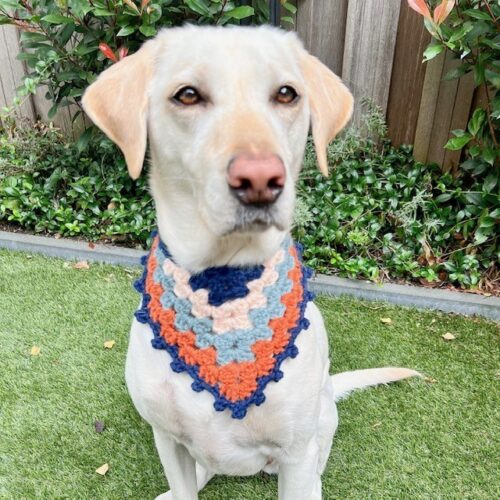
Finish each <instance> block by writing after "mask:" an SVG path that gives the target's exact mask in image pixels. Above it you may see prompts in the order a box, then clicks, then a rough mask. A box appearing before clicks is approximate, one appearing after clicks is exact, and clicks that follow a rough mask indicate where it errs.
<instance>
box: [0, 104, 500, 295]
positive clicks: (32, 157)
mask: <svg viewBox="0 0 500 500" xmlns="http://www.w3.org/2000/svg"><path fill="white" fill-rule="evenodd" d="M384 129H385V124H384V121H383V119H382V116H381V114H380V113H379V112H377V109H376V108H373V107H371V109H370V110H369V112H368V115H367V118H366V125H365V130H364V132H363V135H362V136H361V135H360V132H359V131H354V130H352V129H350V130H348V131H347V132H346V133H345V134H344V135H343V136H342V137H341V138H339V139H337V140H336V141H334V142H333V143H332V145H331V146H330V148H329V161H330V164H331V165H332V166H333V168H332V171H331V175H330V177H329V178H327V179H325V178H324V177H323V176H322V175H321V174H320V173H319V172H318V171H317V169H316V158H315V155H314V149H313V146H312V143H308V145H307V149H306V157H305V165H304V169H303V171H302V173H301V176H300V180H299V184H298V194H299V197H298V204H297V210H296V217H295V219H296V223H295V227H294V230H293V233H294V236H295V238H296V239H298V240H299V241H300V242H302V243H303V244H304V247H305V250H304V256H305V259H306V261H307V263H308V264H309V265H311V266H312V267H314V268H315V269H316V270H317V271H319V272H322V273H328V274H339V275H341V276H350V277H360V278H368V279H372V280H384V279H393V280H394V279H396V280H397V279H405V280H408V279H410V280H417V281H420V282H423V283H425V284H427V283H428V282H436V283H439V282H450V283H453V284H455V285H458V286H461V287H463V288H475V287H481V288H483V289H490V288H493V287H495V286H496V287H498V281H496V284H495V279H497V280H498V274H499V270H498V266H497V264H496V262H497V261H498V257H499V255H498V234H497V233H496V232H494V231H493V232H492V233H491V234H489V235H488V234H485V233H484V232H483V230H482V228H483V227H491V226H492V225H493V224H495V222H496V221H497V220H498V219H499V218H500V209H499V207H498V203H497V197H496V196H495V195H493V194H492V193H491V192H488V191H487V189H486V188H485V182H484V177H485V176H487V175H486V173H484V172H483V174H482V176H481V175H475V176H471V175H470V173H469V172H467V171H464V172H463V174H462V175H461V176H460V177H458V178H453V177H452V176H451V175H450V174H445V175H443V174H442V172H441V171H440V169H439V168H438V167H437V165H423V164H421V163H418V162H415V160H414V159H413V157H412V155H411V147H409V146H403V147H400V148H394V147H392V146H391V145H390V143H389V142H388V140H387V139H386V138H385V137H384V136H383V131H384ZM377 134H378V135H382V139H381V141H380V142H375V141H374V140H373V139H370V138H369V137H370V135H372V136H373V135H377ZM39 136H41V137H40V139H38V137H39ZM39 140H40V141H45V142H42V143H43V144H45V143H47V144H48V143H51V147H47V148H44V147H40V144H39ZM482 203H485V204H487V205H488V209H487V210H486V211H485V210H484V209H483V208H481V204H482ZM485 214H488V215H485ZM1 221H3V222H7V223H11V224H12V223H14V224H17V225H19V226H22V227H24V228H27V229H29V230H32V231H35V232H48V233H58V234H60V235H64V236H78V237H81V238H85V239H89V240H98V239H103V238H104V239H112V240H114V241H123V242H125V243H127V244H133V245H138V244H139V245H142V246H146V245H147V243H148V238H149V236H150V232H151V231H152V229H153V228H154V225H155V220H154V208H153V203H152V200H151V197H150V195H149V193H148V190H147V186H146V175H143V176H141V178H140V179H139V180H138V181H135V182H134V181H131V180H130V179H129V177H128V174H127V169H126V167H125V164H124V161H123V159H122V156H121V154H120V153H119V152H118V150H117V149H116V147H115V146H114V145H113V144H112V143H111V142H109V141H108V140H107V139H103V138H93V139H92V140H91V142H90V143H89V145H88V147H87V148H85V149H84V150H83V151H82V152H79V151H78V149H77V147H76V146H75V145H74V144H65V143H64V140H63V139H62V138H61V137H60V135H59V134H58V132H57V131H55V130H54V129H50V128H49V129H48V128H47V127H43V126H42V127H41V128H40V129H35V130H32V131H28V132H27V131H23V130H21V131H16V130H14V131H13V132H12V133H11V135H10V136H9V137H8V138H2V137H1V136H0V222H1Z"/></svg>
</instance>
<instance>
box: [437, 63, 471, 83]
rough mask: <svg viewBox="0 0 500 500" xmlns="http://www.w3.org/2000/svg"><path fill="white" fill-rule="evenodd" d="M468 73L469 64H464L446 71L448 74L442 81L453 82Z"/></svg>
mask: <svg viewBox="0 0 500 500" xmlns="http://www.w3.org/2000/svg"><path fill="white" fill-rule="evenodd" d="M468 71H470V64H468V63H464V64H462V65H460V66H458V67H457V68H453V69H451V70H450V71H448V73H446V75H445V76H444V77H443V80H447V81H448V80H455V79H457V78H460V77H462V76H464V75H465V73H467V72H468Z"/></svg>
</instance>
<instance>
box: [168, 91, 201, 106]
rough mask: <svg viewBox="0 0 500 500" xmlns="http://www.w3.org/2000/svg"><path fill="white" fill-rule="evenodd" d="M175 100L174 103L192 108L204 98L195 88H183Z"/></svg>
mask: <svg viewBox="0 0 500 500" xmlns="http://www.w3.org/2000/svg"><path fill="white" fill-rule="evenodd" d="M173 98H174V101H176V102H178V103H180V104H184V106H192V105H193V104H198V103H200V102H201V101H203V98H202V97H201V95H200V94H199V92H198V91H197V90H196V89H195V88H194V87H182V89H180V90H179V91H178V92H177V93H176V94H175V95H174V97H173Z"/></svg>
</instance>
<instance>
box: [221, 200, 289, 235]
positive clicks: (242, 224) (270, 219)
mask: <svg viewBox="0 0 500 500" xmlns="http://www.w3.org/2000/svg"><path fill="white" fill-rule="evenodd" d="M270 227H276V228H277V229H279V230H280V231H283V230H284V229H285V227H284V224H283V223H282V222H281V221H280V220H279V219H278V217H277V214H276V209H275V208H273V207H269V206H254V207H239V208H238V210H237V212H236V217H235V223H234V225H233V227H232V228H231V229H230V230H229V231H227V233H226V234H232V233H261V232H264V231H266V230H267V229H269V228H270Z"/></svg>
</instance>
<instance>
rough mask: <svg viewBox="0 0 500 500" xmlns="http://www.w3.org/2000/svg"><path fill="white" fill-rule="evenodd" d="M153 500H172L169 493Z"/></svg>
mask: <svg viewBox="0 0 500 500" xmlns="http://www.w3.org/2000/svg"><path fill="white" fill-rule="evenodd" d="M155 500H172V493H171V492H170V491H167V492H166V493H162V494H161V495H158V496H157V497H156V498H155Z"/></svg>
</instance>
